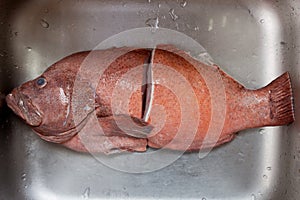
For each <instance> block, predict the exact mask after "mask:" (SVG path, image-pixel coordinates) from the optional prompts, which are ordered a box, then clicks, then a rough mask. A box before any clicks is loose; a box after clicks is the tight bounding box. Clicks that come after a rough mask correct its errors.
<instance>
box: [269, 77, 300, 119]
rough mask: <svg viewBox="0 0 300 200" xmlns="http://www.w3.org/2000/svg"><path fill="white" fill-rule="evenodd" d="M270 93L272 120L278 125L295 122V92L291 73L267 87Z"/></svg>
mask: <svg viewBox="0 0 300 200" xmlns="http://www.w3.org/2000/svg"><path fill="white" fill-rule="evenodd" d="M266 89H267V90H268V92H269V105H270V119H271V120H272V122H274V124H276V125H285V124H290V123H292V122H293V121H295V115H294V104H293V92H292V86H291V80H290V76H289V73H288V72H286V73H284V74H282V75H281V76H279V77H278V78H276V79H275V80H274V81H272V82H271V83H270V84H269V85H267V86H266Z"/></svg>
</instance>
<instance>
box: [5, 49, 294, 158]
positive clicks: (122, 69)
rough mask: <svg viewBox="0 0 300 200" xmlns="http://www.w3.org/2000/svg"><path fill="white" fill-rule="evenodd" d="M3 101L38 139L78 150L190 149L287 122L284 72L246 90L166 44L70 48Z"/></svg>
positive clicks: (290, 111)
mask: <svg viewBox="0 0 300 200" xmlns="http://www.w3.org/2000/svg"><path fill="white" fill-rule="evenodd" d="M128 74H130V75H128ZM6 101H7V104H8V106H9V107H10V108H11V109H12V110H13V111H14V112H15V113H16V114H17V115H19V116H20V117H21V118H22V119H24V120H25V121H26V123H27V124H29V125H30V126H31V127H32V129H33V130H34V131H35V132H36V133H37V134H38V135H39V136H40V137H41V138H42V139H44V140H47V141H50V142H54V143H59V144H62V145H64V146H66V147H68V148H70V149H72V150H75V151H80V152H87V151H89V152H104V153H113V152H119V151H145V150H146V149H147V146H149V147H152V148H168V149H173V150H180V151H195V150H199V149H203V148H212V147H215V146H219V145H221V144H224V143H226V142H229V141H231V140H232V139H233V138H234V136H235V133H236V132H238V131H241V130H244V129H247V128H254V127H261V126H279V125H287V124H290V123H292V122H293V121H294V108H293V97H292V89H291V82H290V77H289V74H288V73H287V72H286V73H284V74H282V75H281V76H280V77H278V78H277V79H275V80H274V81H272V82H271V83H270V84H268V85H267V86H265V87H263V88H261V89H258V90H249V89H246V88H245V87H244V86H242V85H241V84H239V83H238V82H237V81H235V80H234V79H232V78H231V77H230V76H228V75H227V74H225V73H224V72H223V71H222V70H221V69H220V68H219V67H218V66H217V65H207V64H204V63H203V62H201V61H199V60H197V59H194V58H192V57H191V56H190V55H188V54H187V53H185V52H184V51H182V50H179V49H177V48H176V47H174V46H172V45H159V46H157V47H156V48H155V49H137V48H127V47H124V48H111V49H107V50H96V51H87V52H80V53H75V54H73V55H70V56H68V57H66V58H63V59H62V60H60V61H58V62H56V63H55V64H53V65H52V66H50V67H49V68H48V69H47V70H46V71H45V72H44V73H43V74H42V75H41V76H39V77H38V78H36V79H34V80H31V81H28V82H26V83H24V84H23V85H21V86H20V87H18V88H15V89H14V90H13V91H12V92H11V93H10V94H9V95H7V97H6ZM91 116H95V117H94V118H93V117H91ZM99 127H101V129H99Z"/></svg>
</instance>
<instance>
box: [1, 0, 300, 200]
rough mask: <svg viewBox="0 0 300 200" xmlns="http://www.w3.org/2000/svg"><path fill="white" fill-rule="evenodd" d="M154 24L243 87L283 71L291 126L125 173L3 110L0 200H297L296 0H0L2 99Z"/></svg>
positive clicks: (299, 8) (299, 92)
mask: <svg viewBox="0 0 300 200" xmlns="http://www.w3.org/2000/svg"><path fill="white" fill-rule="evenodd" d="M172 9H174V11H173V10H172ZM156 17H158V20H159V21H158V26H159V27H164V28H169V29H173V30H177V31H180V32H182V33H184V34H186V35H188V36H190V37H191V38H193V39H194V40H196V41H197V42H199V43H200V44H201V45H202V46H203V47H205V48H206V50H207V51H208V52H209V53H210V55H211V56H212V58H213V59H214V61H215V62H216V63H218V64H220V66H221V68H222V69H224V70H225V71H226V72H227V73H228V74H230V75H231V76H233V77H234V78H235V79H237V80H238V81H239V82H241V83H243V84H244V85H245V86H247V87H249V88H259V87H261V86H264V85H265V84H267V83H268V82H270V81H271V80H272V79H274V78H275V77H277V76H278V75H280V74H281V73H282V72H284V71H289V72H290V73H291V77H292V83H293V89H294V97H295V108H296V122H295V123H294V124H292V125H290V126H289V127H280V128H278V127H277V128H274V127H269V128H265V129H263V130H261V131H259V129H252V130H247V131H243V132H240V133H239V134H238V136H237V138H236V139H235V140H234V141H233V142H231V143H229V144H227V145H224V146H222V147H220V148H217V149H215V150H213V151H212V152H210V153H209V154H208V156H206V157H205V158H204V159H199V158H198V154H197V153H191V154H184V155H183V156H182V157H181V158H180V159H178V160H177V161H175V162H174V163H172V164H170V165H169V166H167V167H165V168H163V169H161V170H158V171H154V172H151V173H145V174H130V173H124V172H120V171H117V170H113V169H111V168H109V167H107V166H104V165H103V164H101V163H99V162H98V161H97V160H95V159H94V158H93V157H92V156H90V155H87V154H78V153H74V152H71V151H69V150H67V149H64V148H62V147H59V146H57V145H54V144H50V143H47V142H44V141H42V140H41V139H39V138H38V137H37V136H36V135H35V134H34V133H33V132H32V131H31V129H30V128H29V127H28V126H26V125H25V124H24V123H23V122H22V121H21V120H20V119H18V118H17V117H16V116H15V115H14V114H13V113H12V112H11V111H9V109H8V108H7V107H5V106H4V107H2V108H0V109H1V110H0V111H1V112H0V199H34V200H45V199H51V200H54V199H59V200H60V199H64V200H73V199H202V200H205V199H206V200H210V199H218V200H225V199H226V200H229V199H230V200H255V199H261V200H265V199H266V200H267V199H268V200H269V199H272V200H282V199H286V200H296V199H300V194H299V193H300V189H299V188H300V122H299V119H300V113H299V112H300V109H299V99H300V66H299V61H300V56H299V55H300V37H299V35H300V34H299V33H300V24H299V21H300V2H299V1H289V0H287V1H275V0H274V1H272V0H271V1H243V0H240V1H239V0H236V1H234V0H229V1H219V0H212V1H196V0H187V1H186V3H185V1H181V0H179V1H168V0H165V1H156V0H152V1H150V0H149V1H147V0H133V1H130V0H128V1H115V0H113V1H96V0H90V1H71V0H65V1H50V0H49V1H46V0H29V1H16V0H10V1H9V0H0V30H1V33H0V42H1V43H0V92H1V93H8V92H9V91H10V90H11V89H12V88H13V87H15V86H17V85H19V84H21V83H23V82H24V81H26V80H30V79H32V78H35V77H36V76H37V75H39V74H40V73H42V72H43V71H44V70H45V69H46V68H47V67H48V66H49V65H51V64H52V63H53V62H55V61H57V60H59V59H60V58H62V57H65V56H66V55H69V54H70V53H73V52H77V51H83V50H89V49H93V48H94V47H95V45H97V44H98V43H99V42H101V41H102V40H105V39H106V38H108V37H109V36H111V35H114V34H117V33H119V32H121V31H125V30H128V29H132V28H138V27H144V26H147V24H148V25H149V24H151V23H154V26H155V23H156V21H154V22H153V20H151V19H152V18H156ZM149 19H150V21H149ZM132 37H135V36H134V35H132Z"/></svg>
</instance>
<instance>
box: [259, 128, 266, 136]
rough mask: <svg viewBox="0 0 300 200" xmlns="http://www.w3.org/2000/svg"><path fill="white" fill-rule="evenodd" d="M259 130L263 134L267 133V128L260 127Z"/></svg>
mask: <svg viewBox="0 0 300 200" xmlns="http://www.w3.org/2000/svg"><path fill="white" fill-rule="evenodd" d="M258 132H259V134H261V135H262V134H264V133H266V130H265V129H259V130H258Z"/></svg>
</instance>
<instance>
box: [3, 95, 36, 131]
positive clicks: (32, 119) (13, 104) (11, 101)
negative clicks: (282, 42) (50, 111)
mask: <svg viewBox="0 0 300 200" xmlns="http://www.w3.org/2000/svg"><path fill="white" fill-rule="evenodd" d="M28 99H29V98H28V97H27V96H25V95H23V94H21V93H20V92H19V91H18V90H16V91H15V92H12V93H10V94H8V95H7V96H6V102H7V105H8V107H10V108H11V109H12V110H13V111H14V113H15V114H17V115H18V116H20V117H21V118H22V119H23V120H25V121H26V122H27V123H28V124H29V125H31V126H39V125H41V123H42V116H41V113H40V112H38V111H37V108H36V107H35V106H34V105H33V104H32V103H29V102H28ZM20 102H22V104H23V105H24V106H23V107H21V106H20ZM28 108H29V109H30V110H28ZM28 111H29V112H28Z"/></svg>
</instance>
